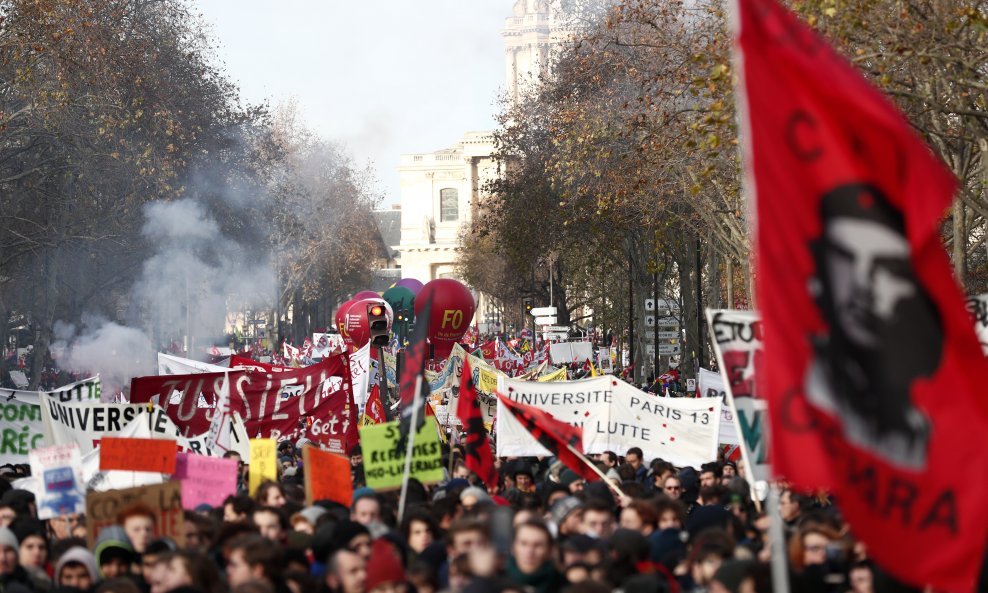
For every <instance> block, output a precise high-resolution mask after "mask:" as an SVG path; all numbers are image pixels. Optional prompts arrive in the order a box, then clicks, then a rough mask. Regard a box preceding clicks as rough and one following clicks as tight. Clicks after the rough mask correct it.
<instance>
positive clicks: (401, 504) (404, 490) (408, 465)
mask: <svg viewBox="0 0 988 593" xmlns="http://www.w3.org/2000/svg"><path fill="white" fill-rule="evenodd" d="M421 393H422V375H421V374H419V375H418V376H417V377H416V378H415V399H414V400H413V403H412V418H411V423H410V424H409V429H408V447H407V448H406V449H405V471H404V473H403V475H402V479H401V495H400V496H399V497H398V523H399V524H401V520H402V518H403V517H404V515H405V499H406V498H407V495H408V477H409V475H411V473H412V450H413V449H414V448H415V433H416V432H418V431H417V430H416V424H417V423H418V419H419V418H418V416H419V407H420V406H421V405H422V396H421V395H420V394H421Z"/></svg>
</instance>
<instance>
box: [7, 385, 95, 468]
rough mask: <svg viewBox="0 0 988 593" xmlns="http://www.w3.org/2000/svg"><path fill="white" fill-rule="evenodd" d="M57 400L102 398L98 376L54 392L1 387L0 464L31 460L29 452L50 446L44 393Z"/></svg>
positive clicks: (72, 400) (71, 400)
mask: <svg viewBox="0 0 988 593" xmlns="http://www.w3.org/2000/svg"><path fill="white" fill-rule="evenodd" d="M41 393H47V394H48V395H50V396H52V397H54V398H56V399H57V400H58V401H61V402H64V403H69V402H74V401H79V402H81V401H99V398H100V380H99V377H91V378H89V379H84V380H82V381H77V382H75V383H72V384H70V385H66V386H64V387H60V388H58V389H53V390H51V391H46V392H40V391H22V390H18V389H0V420H2V422H0V465H2V464H5V463H28V452H30V451H31V450H32V449H37V448H39V447H44V446H45V445H49V444H51V443H48V442H46V441H45V437H44V426H43V425H42V422H41V396H40V395H39V394H41Z"/></svg>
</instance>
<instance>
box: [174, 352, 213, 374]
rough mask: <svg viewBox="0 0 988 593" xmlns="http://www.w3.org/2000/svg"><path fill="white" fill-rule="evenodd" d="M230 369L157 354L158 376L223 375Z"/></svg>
mask: <svg viewBox="0 0 988 593" xmlns="http://www.w3.org/2000/svg"><path fill="white" fill-rule="evenodd" d="M229 370H230V367H223V366H219V365H215V364H209V363H208V362H199V361H198V360H192V359H191V358H182V357H180V356H172V355H171V354H165V353H164V352H159V353H158V374H159V375H193V374H196V373H225V372H228V371H229Z"/></svg>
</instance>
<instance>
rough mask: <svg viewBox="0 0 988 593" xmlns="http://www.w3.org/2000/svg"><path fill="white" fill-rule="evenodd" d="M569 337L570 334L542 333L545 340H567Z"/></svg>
mask: <svg viewBox="0 0 988 593" xmlns="http://www.w3.org/2000/svg"><path fill="white" fill-rule="evenodd" d="M568 337H569V332H542V339H543V340H565V339H566V338H568Z"/></svg>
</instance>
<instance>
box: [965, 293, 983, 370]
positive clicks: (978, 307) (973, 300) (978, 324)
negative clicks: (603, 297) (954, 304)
mask: <svg viewBox="0 0 988 593" xmlns="http://www.w3.org/2000/svg"><path fill="white" fill-rule="evenodd" d="M965 304H966V306H967V310H968V313H970V314H971V319H972V320H973V321H974V333H976V334H977V335H978V341H979V342H981V351H982V352H984V354H985V356H988V294H979V295H973V296H969V297H967V302H966V303H965Z"/></svg>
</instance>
